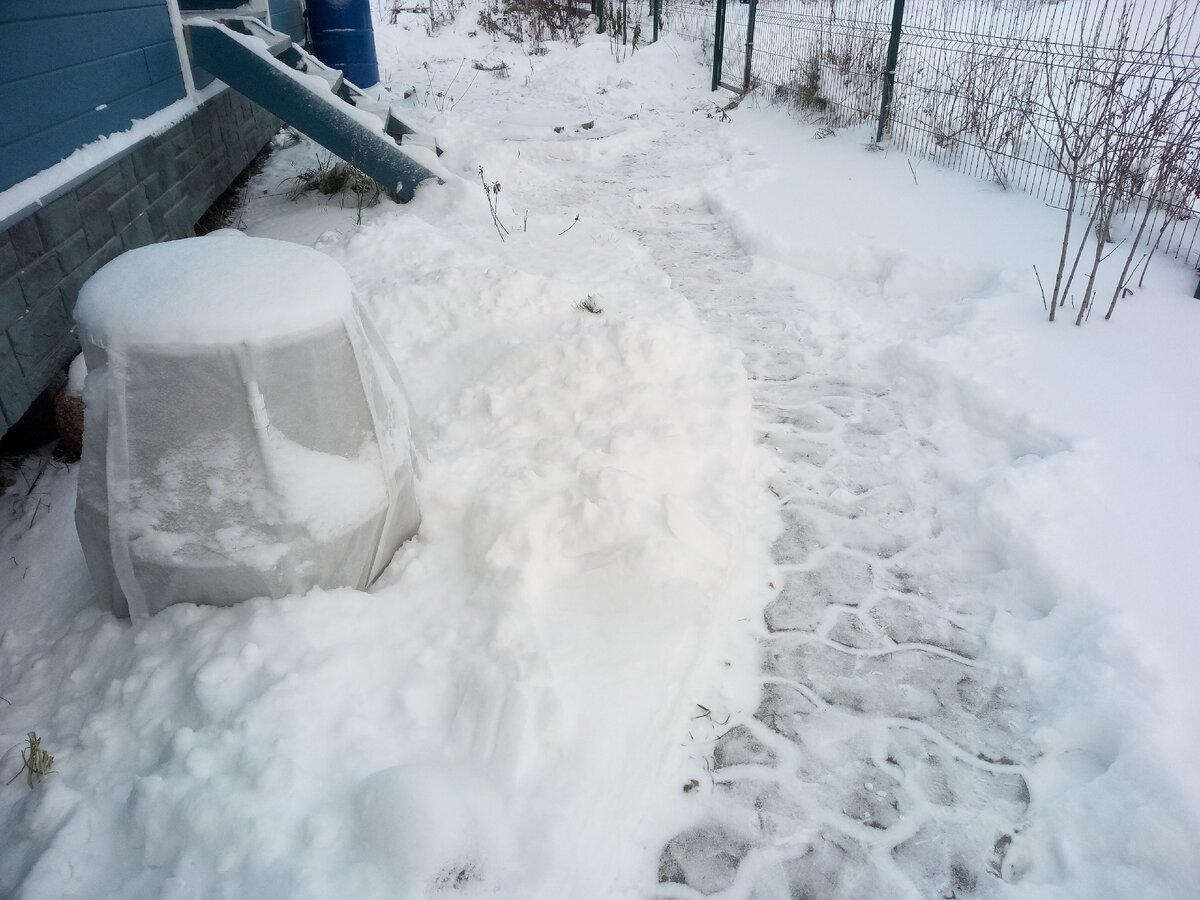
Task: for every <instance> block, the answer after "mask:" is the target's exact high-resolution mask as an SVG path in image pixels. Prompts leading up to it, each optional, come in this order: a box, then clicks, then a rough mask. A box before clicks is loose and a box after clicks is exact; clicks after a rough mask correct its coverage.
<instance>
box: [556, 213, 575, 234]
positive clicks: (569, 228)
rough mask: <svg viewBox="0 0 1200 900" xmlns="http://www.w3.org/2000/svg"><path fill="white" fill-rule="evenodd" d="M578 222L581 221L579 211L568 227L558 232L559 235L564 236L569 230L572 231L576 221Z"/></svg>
mask: <svg viewBox="0 0 1200 900" xmlns="http://www.w3.org/2000/svg"><path fill="white" fill-rule="evenodd" d="M578 222H579V213H575V218H574V220H573V221H572V222H571V224H570V225H568V226H567V227H566V228H564V229H563V230H562V231H560V232H559V233H558V236H559V237H562V236H563V235H564V234H566V233H567V232H568V231H570V230H571V229H572V228H574V227H575V225H576V223H578Z"/></svg>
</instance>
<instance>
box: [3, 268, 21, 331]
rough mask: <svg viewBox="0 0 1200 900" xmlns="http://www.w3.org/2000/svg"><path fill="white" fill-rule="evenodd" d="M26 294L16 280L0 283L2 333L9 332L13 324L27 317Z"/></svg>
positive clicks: (10, 279) (11, 279)
mask: <svg viewBox="0 0 1200 900" xmlns="http://www.w3.org/2000/svg"><path fill="white" fill-rule="evenodd" d="M27 308H28V307H26V305H25V292H24V291H23V290H21V283H20V282H19V281H18V280H17V279H16V278H9V279H7V280H6V281H3V282H0V331H7V330H8V327H9V326H10V325H12V323H13V322H15V321H17V319H19V318H21V316H23V315H25V310H26V309H27Z"/></svg>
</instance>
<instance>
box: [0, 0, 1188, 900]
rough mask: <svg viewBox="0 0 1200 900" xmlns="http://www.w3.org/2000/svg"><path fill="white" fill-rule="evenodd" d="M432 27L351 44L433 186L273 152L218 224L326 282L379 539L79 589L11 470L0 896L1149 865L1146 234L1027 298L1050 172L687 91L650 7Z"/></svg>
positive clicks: (828, 892) (1162, 299)
mask: <svg viewBox="0 0 1200 900" xmlns="http://www.w3.org/2000/svg"><path fill="white" fill-rule="evenodd" d="M473 18H474V16H473V13H472V11H471V9H470V8H468V9H464V10H462V11H460V13H459V20H458V21H457V22H456V23H455V24H453V25H452V26H448V27H446V28H444V29H443V30H442V31H441V32H439V33H438V34H437V35H435V36H433V37H428V36H427V35H426V34H425V31H424V28H423V17H421V16H410V17H409V18H408V19H407V20H406V19H404V18H402V19H401V24H399V25H397V26H386V25H385V26H379V30H378V32H377V41H378V44H379V47H380V54H381V60H382V62H383V64H384V66H385V68H386V69H387V71H388V75H387V79H388V80H389V81H390V83H391V85H392V87H393V88H394V89H396V90H397V92H399V91H401V90H403V89H405V88H408V87H410V86H412V87H415V88H416V91H415V93H414V95H413V96H412V98H411V99H410V100H409V101H407V102H408V104H409V106H410V107H411V109H410V115H411V117H412V118H413V119H414V121H417V122H420V123H421V124H423V125H424V126H426V127H428V128H430V129H431V130H433V131H434V133H436V134H437V136H438V138H439V142H440V144H441V145H442V146H443V147H444V148H445V150H446V153H445V154H444V156H442V158H441V162H442V164H443V165H444V166H445V167H446V168H447V169H449V170H450V171H451V172H454V173H457V174H458V175H460V176H461V180H450V181H448V182H447V183H446V184H445V185H442V186H434V185H426V186H425V187H423V188H422V189H421V190H420V191H419V193H418V196H417V199H416V200H415V201H414V202H412V203H410V204H408V205H406V206H403V207H399V206H396V205H393V204H390V203H385V204H383V205H381V206H379V207H376V208H374V209H369V210H366V211H364V213H363V216H362V222H361V224H358V223H357V222H356V218H357V215H356V211H355V210H354V209H353V208H343V207H341V206H339V205H338V204H337V203H336V202H334V203H329V202H327V201H324V200H321V201H320V202H318V201H315V200H311V199H306V200H303V201H300V202H296V203H293V202H290V201H288V200H287V199H286V198H285V197H284V194H285V192H286V187H287V185H286V184H283V182H284V180H285V179H286V178H288V177H289V176H290V175H291V174H293V173H294V172H295V171H297V169H298V168H299V167H302V166H304V165H307V164H309V163H310V162H311V160H312V158H313V150H312V148H311V147H310V146H308V145H307V144H306V143H301V144H300V145H297V146H294V147H290V148H284V149H281V150H280V151H279V152H278V153H277V154H276V155H275V156H274V157H273V158H272V159H271V161H270V162H269V164H268V166H267V168H266V169H265V170H264V171H263V172H262V173H261V174H260V175H259V176H257V177H256V179H255V180H254V181H253V182H252V183H251V185H250V188H249V191H250V195H251V199H250V203H249V205H248V207H247V208H246V210H245V211H244V213H243V217H244V225H245V227H246V228H247V230H248V231H249V232H250V233H251V234H254V235H259V236H266V237H278V238H284V239H288V240H294V241H297V242H300V243H304V244H309V245H312V246H316V247H317V248H318V249H320V250H323V251H324V252H326V253H328V254H330V255H331V256H332V257H333V258H335V259H337V260H338V261H339V262H341V263H342V264H343V265H344V266H345V267H346V269H347V270H348V271H349V273H350V275H351V277H352V279H353V281H354V283H355V285H356V288H357V290H358V292H359V295H360V297H361V299H362V300H363V301H364V303H365V304H366V306H367V307H368V308H369V309H370V311H371V312H372V313H373V315H374V317H375V318H376V320H377V322H378V324H379V326H380V328H381V331H382V332H383V335H384V337H385V340H386V341H387V343H388V346H389V348H390V349H391V350H392V352H393V353H394V355H395V358H396V360H397V363H398V364H399V366H400V369H401V371H402V372H403V374H404V377H405V379H406V383H407V387H408V390H409V393H410V395H411V398H412V402H413V406H414V409H415V411H416V413H417V418H418V420H419V421H418V425H419V426H420V429H421V433H420V435H419V437H420V443H421V448H420V450H421V458H422V463H423V464H422V471H421V473H420V481H419V497H420V501H421V506H422V513H423V517H424V518H423V523H422V527H421V532H420V534H419V536H418V538H416V539H415V540H414V541H413V542H411V543H410V544H409V545H407V546H406V547H405V548H404V549H402V551H401V552H400V554H399V555H398V556H397V558H396V560H395V562H394V563H393V565H392V567H391V568H390V570H389V571H388V572H386V573H385V575H384V577H383V578H382V580H381V582H380V583H379V584H378V585H377V586H376V587H375V588H374V589H373V590H372V591H371V592H369V593H359V592H354V591H350V590H334V591H315V592H312V593H310V594H309V595H307V596H304V597H291V598H286V599H283V600H279V601H264V600H256V601H252V602H249V603H246V604H243V605H241V606H238V607H235V608H231V609H211V608H195V607H176V608H174V609H172V610H169V611H167V612H165V613H162V614H159V615H157V616H155V617H154V618H152V619H150V620H148V621H145V622H141V623H138V624H135V625H130V624H129V623H127V622H124V621H120V620H116V619H114V618H112V617H111V616H108V615H107V614H104V613H102V612H100V611H99V609H98V608H97V605H96V601H95V597H94V593H93V591H92V589H91V587H90V585H89V583H88V578H87V573H86V571H85V570H84V568H83V563H82V558H81V556H80V551H79V547H78V542H77V540H76V538H75V535H74V530H73V524H72V511H73V510H72V507H73V498H74V489H75V478H76V472H75V471H74V467H71V468H70V469H67V468H63V467H61V466H58V465H56V464H54V463H52V462H50V461H49V460H48V458H47V457H42V458H36V459H30V460H26V461H25V462H24V463H23V464H22V469H21V471H20V472H19V473H17V485H16V486H15V488H13V489H10V490H9V492H8V493H6V494H5V495H4V497H3V498H2V502H3V512H4V514H5V516H6V517H7V518H6V521H5V524H4V526H3V532H2V534H0V540H2V541H3V548H2V550H3V553H2V554H0V559H2V561H3V564H2V565H0V597H2V598H3V600H2V601H0V695H3V697H4V698H5V699H6V700H7V701H8V704H10V705H8V704H3V703H0V750H3V749H8V748H10V747H11V748H12V749H9V750H8V753H7V755H6V756H4V757H3V762H2V763H0V769H3V770H5V771H7V770H11V773H12V774H16V773H17V771H18V769H19V768H20V765H21V762H20V757H19V748H20V747H21V746H23V745H24V736H25V733H26V732H28V731H30V730H36V732H37V733H38V735H39V736H40V738H41V740H42V744H43V747H44V748H45V749H46V750H47V751H48V752H50V753H52V754H53V755H54V757H55V768H56V770H57V772H56V774H54V775H51V776H49V777H48V778H47V779H46V780H45V781H44V782H43V783H42V784H41V785H39V786H38V787H36V788H35V789H33V790H30V789H29V788H28V787H27V786H26V784H25V779H24V776H22V777H21V778H18V779H17V780H16V781H14V782H13V783H12V784H11V785H9V786H8V787H6V788H3V789H2V790H0V821H2V822H3V825H4V832H5V835H6V840H5V842H4V847H3V849H2V850H0V895H5V896H9V895H12V896H16V897H28V898H45V897H63V896H69V897H80V898H91V897H138V898H160V897H181V898H183V897H187V898H193V897H194V898H209V897H230V898H244V897H250V896H254V897H264V898H265V897H278V898H304V897H313V898H326V897H332V896H358V897H364V898H369V897H380V898H385V897H429V896H439V895H441V894H453V895H456V896H466V897H470V896H491V897H506V898H507V897H512V898H527V897H528V898H532V897H538V898H565V897H570V898H592V897H596V898H602V897H630V898H631V897H656V898H657V897H664V898H665V897H688V898H695V897H698V896H702V895H713V894H717V895H719V896H722V897H727V898H734V897H736V898H750V897H755V898H775V897H779V898H785V897H820V898H838V897H863V898H870V897H888V898H891V897H914V898H916V897H950V896H957V897H966V896H979V897H1014V898H1015V897H1020V898H1041V897H1052V898H1100V897H1105V898H1106V897H1113V898H1118V897H1163V898H1166V897H1173V898H1174V897H1188V896H1196V895H1198V894H1200V862H1198V861H1197V858H1196V854H1195V850H1194V848H1195V846H1196V845H1197V838H1198V837H1200V832H1198V829H1197V821H1196V814H1197V810H1200V778H1198V777H1197V774H1196V773H1197V769H1196V767H1195V765H1194V762H1193V761H1192V758H1191V757H1192V755H1193V753H1192V748H1193V747H1195V746H1196V741H1197V739H1200V709H1198V708H1197V707H1198V704H1197V701H1196V699H1195V697H1194V696H1193V695H1192V693H1191V692H1192V689H1193V686H1194V685H1195V684H1197V683H1198V676H1200V671H1198V668H1197V663H1196V662H1195V660H1194V654H1193V652H1192V648H1193V647H1194V646H1195V643H1196V641H1197V639H1198V638H1200V613H1197V612H1196V609H1195V607H1196V604H1197V602H1200V575H1197V573H1196V569H1195V567H1194V566H1191V565H1190V564H1188V563H1187V562H1186V561H1187V560H1188V559H1190V558H1191V554H1190V553H1189V549H1190V547H1189V544H1190V543H1191V542H1192V541H1194V535H1195V534H1196V533H1197V524H1198V522H1197V518H1198V516H1197V514H1196V504H1197V501H1198V500H1200V456H1198V455H1197V450H1196V448H1195V438H1196V437H1197V433H1198V431H1200V429H1198V428H1197V426H1198V425H1200V422H1198V419H1197V406H1196V401H1195V398H1196V397H1197V396H1200V372H1198V370H1197V369H1196V367H1195V366H1194V364H1192V362H1191V359H1190V355H1189V353H1190V348H1192V347H1194V346H1196V345H1197V343H1198V339H1200V304H1198V303H1196V302H1195V301H1191V300H1190V299H1188V298H1189V297H1190V294H1191V289H1192V288H1193V287H1194V284H1193V283H1192V282H1193V281H1194V277H1195V276H1194V273H1192V272H1189V271H1187V270H1184V269H1182V268H1180V267H1177V266H1174V265H1173V264H1171V263H1170V262H1168V261H1166V260H1159V261H1156V262H1155V263H1154V265H1153V267H1152V268H1151V277H1150V279H1149V283H1148V286H1147V288H1146V289H1145V290H1142V291H1139V292H1138V294H1136V295H1135V296H1134V297H1132V298H1129V299H1128V300H1126V301H1124V302H1123V303H1122V305H1121V306H1120V307H1119V308H1118V311H1117V314H1116V316H1115V318H1114V320H1113V321H1112V322H1109V323H1105V322H1092V323H1089V324H1088V325H1087V326H1085V327H1083V328H1080V329H1076V328H1074V327H1073V326H1071V325H1069V324H1068V323H1066V322H1059V323H1057V324H1055V325H1049V324H1047V323H1045V322H1044V313H1043V311H1042V304H1041V300H1040V297H1039V294H1038V291H1037V285H1036V282H1035V281H1034V279H1033V276H1032V266H1033V265H1034V264H1037V265H1038V266H1039V268H1040V269H1041V270H1042V271H1043V272H1045V271H1046V269H1047V268H1048V267H1049V262H1048V261H1049V260H1050V259H1051V258H1052V257H1053V256H1054V255H1055V252H1056V243H1055V229H1056V225H1057V220H1056V213H1055V212H1054V211H1053V210H1049V209H1047V208H1045V207H1043V206H1041V205H1040V204H1038V203H1037V202H1036V201H1033V200H1031V199H1029V198H1027V197H1022V196H1019V195H1014V194H1004V193H1002V192H999V191H998V189H996V188H994V187H993V186H989V185H986V184H981V183H979V182H975V181H972V180H970V179H968V178H965V177H963V176H959V175H956V174H953V173H947V172H941V171H937V170H935V169H933V168H932V167H929V166H922V165H921V164H920V163H918V162H917V161H913V166H914V169H915V175H914V173H913V172H910V169H909V166H908V162H907V161H906V160H905V159H904V158H903V157H902V156H899V155H897V154H886V155H885V154H881V153H867V152H865V151H864V150H863V147H862V145H863V143H864V142H865V136H864V135H861V134H855V133H843V134H839V135H838V136H836V137H833V138H829V139H826V140H814V139H813V138H812V134H813V132H814V130H815V127H814V126H811V125H807V124H805V123H804V122H802V121H799V120H797V119H796V118H794V117H790V116H788V115H786V114H785V113H784V112H783V111H780V110H777V109H772V108H761V109H760V108H753V107H752V106H751V104H750V103H747V104H745V105H744V107H743V108H741V109H738V110H736V111H733V112H732V113H731V114H730V115H731V118H732V121H729V122H726V121H723V120H722V118H723V117H722V116H720V115H718V114H716V111H715V105H714V102H713V101H714V99H717V100H720V101H721V102H724V100H725V99H726V97H725V96H724V95H711V94H709V93H708V92H707V91H706V90H705V87H706V84H707V76H706V72H705V71H704V69H703V68H702V65H701V62H700V60H699V59H698V56H697V54H698V48H697V47H696V46H695V45H693V44H691V43H689V42H687V41H685V40H682V39H680V38H677V37H672V36H671V35H670V34H668V35H666V36H665V39H664V40H663V41H662V42H660V43H659V44H658V45H656V46H654V47H650V48H643V49H639V50H638V51H637V52H635V53H632V54H628V55H626V56H624V58H623V59H621V60H620V61H619V60H618V57H619V56H621V54H618V53H614V50H613V48H612V46H611V45H610V42H609V41H608V39H607V38H604V37H589V38H587V39H585V41H584V42H583V45H582V46H581V47H578V48H575V47H569V46H562V45H549V48H550V49H549V53H547V54H546V55H544V56H527V55H525V54H523V53H522V52H521V51H520V49H519V48H516V47H514V46H512V45H509V44H507V43H499V42H493V41H492V40H491V39H490V38H488V37H487V36H486V35H485V34H483V33H478V34H476V35H474V36H471V35H470V34H469V32H471V31H476V30H477V28H476V26H475V24H474V22H473ZM464 60H465V63H464ZM475 60H479V61H482V62H484V63H487V64H488V65H489V66H490V65H494V64H495V63H496V62H499V61H504V62H507V63H508V66H509V68H508V70H507V74H508V77H497V75H496V74H493V73H489V72H485V71H478V70H476V69H474V68H473V67H472V62H473V61H475ZM426 64H427V68H425V67H424V66H425V65H426ZM439 95H441V96H439ZM591 121H594V122H595V127H593V128H590V129H586V130H584V129H576V128H573V127H572V126H574V125H579V124H582V123H583V122H591ZM559 125H561V126H563V130H562V132H561V133H556V132H554V131H553V130H552V126H559ZM480 167H482V168H483V171H484V175H485V176H486V179H487V181H488V182H489V183H494V182H499V183H500V184H501V185H502V189H501V191H500V192H499V194H498V195H497V197H498V212H499V216H500V219H501V222H502V224H503V226H505V228H506V229H507V234H506V235H505V237H504V239H503V240H502V239H501V237H500V236H499V234H498V233H497V230H496V227H495V226H494V225H493V222H492V218H491V215H490V213H489V210H488V203H487V199H486V195H485V193H484V190H483V187H482V185H481V183H480V173H479V168H480ZM576 217H578V221H576ZM589 297H590V298H591V300H592V304H591V305H593V306H595V307H597V308H601V309H602V310H603V312H601V313H598V314H594V313H591V312H588V311H587V310H585V309H581V308H580V307H579V304H581V303H582V302H583V301H585V300H587V299H588V298H589ZM6 777H7V776H6Z"/></svg>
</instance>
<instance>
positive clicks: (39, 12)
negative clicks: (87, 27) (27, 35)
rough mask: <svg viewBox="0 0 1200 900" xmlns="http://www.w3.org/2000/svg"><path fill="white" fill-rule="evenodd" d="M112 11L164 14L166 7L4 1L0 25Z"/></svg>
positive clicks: (111, 0) (153, 1)
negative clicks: (151, 10)
mask: <svg viewBox="0 0 1200 900" xmlns="http://www.w3.org/2000/svg"><path fill="white" fill-rule="evenodd" d="M113 9H154V10H157V9H162V10H163V12H164V13H165V12H166V9H167V5H166V3H165V2H163V0H36V2H25V0H20V2H18V0H4V2H3V3H0V24H3V23H5V22H26V21H30V20H33V19H50V18H54V17H55V16H77V15H79V14H80V13H89V12H103V11H107V10H113Z"/></svg>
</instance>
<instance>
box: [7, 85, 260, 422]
mask: <svg viewBox="0 0 1200 900" xmlns="http://www.w3.org/2000/svg"><path fill="white" fill-rule="evenodd" d="M282 124H283V123H282V122H280V120H279V119H277V118H275V117H274V116H272V115H271V114H270V113H268V112H266V111H265V110H263V109H262V108H261V107H259V106H257V105H256V104H254V103H252V102H250V101H249V100H247V99H246V98H244V97H242V96H241V95H240V94H238V93H236V92H234V91H224V92H222V93H221V94H219V95H217V96H216V97H214V98H213V99H211V100H209V101H208V102H207V103H205V104H204V105H203V106H201V107H200V108H199V109H198V110H197V111H196V112H195V113H194V114H193V115H191V116H188V118H186V119H184V120H183V121H182V122H180V123H179V124H178V125H176V126H174V127H173V128H171V129H169V130H168V131H166V132H164V133H163V134H161V135H159V136H158V137H155V138H150V139H148V140H146V141H143V142H142V143H140V144H138V145H136V146H134V147H133V148H131V149H130V150H128V151H127V152H125V153H124V154H122V155H120V156H119V157H117V158H115V159H113V160H111V161H110V163H109V164H108V165H107V166H106V167H105V168H104V169H103V170H102V171H100V172H97V173H95V174H93V175H91V176H90V177H88V178H87V179H86V180H85V181H83V182H81V183H79V184H78V185H74V186H70V187H69V188H68V189H67V190H66V191H65V193H63V194H62V195H61V196H58V197H55V199H53V200H52V201H51V202H50V203H47V204H46V205H44V206H43V207H42V208H41V209H39V210H38V211H37V212H35V213H33V214H32V215H29V216H27V217H25V218H23V219H20V220H19V221H15V222H9V223H6V224H5V227H4V231H3V232H2V233H0V433H3V432H5V431H7V430H8V429H9V428H10V427H11V426H12V425H13V424H14V423H15V422H16V421H17V419H19V418H20V417H21V416H22V415H23V414H24V413H25V411H26V410H27V409H28V408H29V406H30V404H31V403H33V401H34V400H35V399H36V398H37V396H38V394H40V393H41V392H42V390H44V389H45V388H46V386H47V385H48V384H50V382H51V381H52V380H53V378H54V376H55V374H56V373H57V372H58V371H59V370H60V369H61V368H62V367H63V366H64V365H65V364H66V363H67V362H68V361H69V360H70V359H71V357H72V356H73V355H74V354H75V353H76V352H77V350H78V346H79V344H78V341H77V340H76V338H75V333H74V328H73V322H72V318H71V313H72V310H74V308H75V300H76V298H77V297H78V295H79V288H80V287H81V286H82V285H83V283H84V282H85V281H86V280H87V279H88V277H89V276H91V275H92V274H93V273H94V272H95V271H96V270H97V269H99V268H100V267H101V266H103V265H104V264H105V263H106V262H108V261H109V260H111V259H113V258H114V257H116V256H118V255H119V254H121V253H123V252H125V251H126V250H132V249H133V248H134V247H144V246H146V245H147V244H152V243H155V242H157V241H166V240H173V239H176V238H182V237H188V236H191V235H192V234H194V230H193V229H194V226H195V223H196V221H197V220H198V219H199V218H200V216H201V215H202V214H203V213H204V211H205V210H206V209H208V207H209V206H211V205H212V203H213V201H214V200H216V199H217V197H219V196H220V195H221V193H222V192H223V191H224V190H225V189H226V188H227V187H229V185H230V184H231V183H232V182H233V180H234V178H236V177H237V175H238V174H239V173H240V172H241V171H242V170H243V169H244V168H245V167H246V165H247V164H248V163H249V162H250V161H251V160H252V159H253V158H254V157H255V156H256V155H257V154H258V152H259V151H260V150H262V148H263V147H264V146H265V145H266V143H267V141H269V140H270V139H271V136H272V135H273V134H274V133H275V132H276V131H278V130H279V128H280V127H281V125H282Z"/></svg>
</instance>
